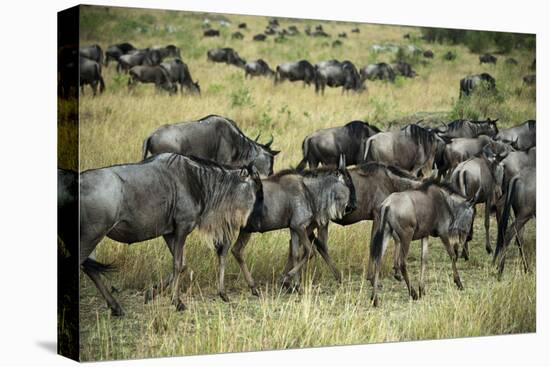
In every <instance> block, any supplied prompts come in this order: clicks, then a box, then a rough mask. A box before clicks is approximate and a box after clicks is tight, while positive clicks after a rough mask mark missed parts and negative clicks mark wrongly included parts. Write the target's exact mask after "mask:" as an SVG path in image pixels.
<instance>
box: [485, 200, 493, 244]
mask: <svg viewBox="0 0 550 367" xmlns="http://www.w3.org/2000/svg"><path fill="white" fill-rule="evenodd" d="M490 223H491V204H490V202H489V201H487V202H485V250H486V251H487V253H488V254H490V253H492V252H493V249H492V248H491V238H490V237H489V226H490Z"/></svg>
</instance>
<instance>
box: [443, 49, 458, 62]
mask: <svg viewBox="0 0 550 367" xmlns="http://www.w3.org/2000/svg"><path fill="white" fill-rule="evenodd" d="M454 59H456V53H454V52H453V51H447V52H446V53H444V54H443V60H447V61H452V60H454Z"/></svg>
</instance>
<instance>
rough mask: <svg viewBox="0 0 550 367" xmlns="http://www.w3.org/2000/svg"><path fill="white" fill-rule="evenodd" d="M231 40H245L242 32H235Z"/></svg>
mask: <svg viewBox="0 0 550 367" xmlns="http://www.w3.org/2000/svg"><path fill="white" fill-rule="evenodd" d="M231 38H232V39H234V40H242V39H243V38H244V34H242V33H241V32H233V33H232V34H231Z"/></svg>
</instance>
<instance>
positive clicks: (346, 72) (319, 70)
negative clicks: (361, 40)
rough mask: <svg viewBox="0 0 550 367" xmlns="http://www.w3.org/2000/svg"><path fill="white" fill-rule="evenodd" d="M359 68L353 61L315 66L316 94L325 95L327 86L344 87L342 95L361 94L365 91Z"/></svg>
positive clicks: (331, 62)
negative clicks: (347, 92)
mask: <svg viewBox="0 0 550 367" xmlns="http://www.w3.org/2000/svg"><path fill="white" fill-rule="evenodd" d="M363 82H364V80H362V79H361V77H360V75H359V72H358V71H357V68H356V67H355V65H353V63H352V62H351V61H344V62H338V61H337V60H330V61H328V62H325V63H320V64H317V65H315V92H317V93H318V92H319V91H320V92H321V94H324V93H325V86H327V85H328V86H329V87H333V88H335V87H342V93H344V92H346V91H350V90H353V91H355V92H361V91H363V90H364V89H365V87H364V85H363Z"/></svg>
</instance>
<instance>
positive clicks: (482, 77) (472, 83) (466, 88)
mask: <svg viewBox="0 0 550 367" xmlns="http://www.w3.org/2000/svg"><path fill="white" fill-rule="evenodd" d="M481 86H483V87H485V89H486V90H488V91H495V90H496V82H495V78H493V77H492V76H491V75H490V74H489V73H481V74H476V75H468V76H466V77H464V78H462V79H460V94H459V97H460V98H462V97H463V96H469V95H470V94H471V93H472V92H473V91H474V89H476V88H478V87H481Z"/></svg>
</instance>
